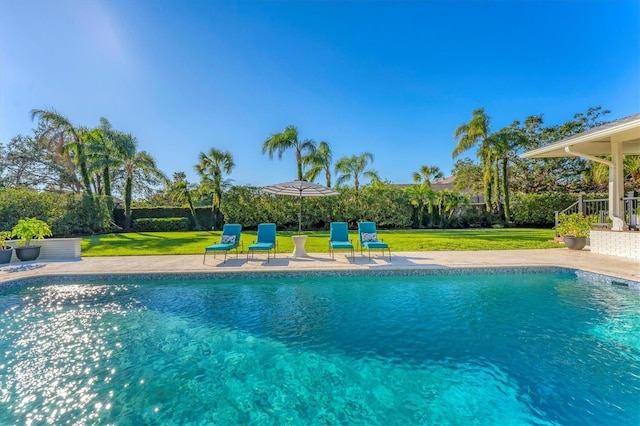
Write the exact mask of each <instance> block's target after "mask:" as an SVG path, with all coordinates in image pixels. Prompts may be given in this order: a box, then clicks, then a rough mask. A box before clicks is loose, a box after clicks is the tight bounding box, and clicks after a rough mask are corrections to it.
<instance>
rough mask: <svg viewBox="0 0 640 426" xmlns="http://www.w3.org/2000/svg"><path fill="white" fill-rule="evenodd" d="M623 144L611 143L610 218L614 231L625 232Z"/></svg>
mask: <svg viewBox="0 0 640 426" xmlns="http://www.w3.org/2000/svg"><path fill="white" fill-rule="evenodd" d="M623 159H624V157H623V155H622V144H621V143H615V142H614V141H613V140H612V141H611V162H612V163H613V166H609V217H611V220H613V225H612V227H611V230H612V231H624V230H626V229H628V228H627V224H626V222H625V220H624V202H623V201H622V198H623V197H624V164H623Z"/></svg>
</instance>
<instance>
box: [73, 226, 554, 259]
mask: <svg viewBox="0 0 640 426" xmlns="http://www.w3.org/2000/svg"><path fill="white" fill-rule="evenodd" d="M220 234H221V231H198V232H196V231H194V232H139V233H137V232H131V233H123V234H106V235H94V236H91V237H85V238H83V239H82V256H84V257H92V256H145V255H162V254H202V253H204V248H205V247H206V246H208V245H211V244H215V243H218V242H219V241H220ZM295 234H297V232H291V231H290V232H284V231H282V232H281V231H278V252H279V253H287V252H292V251H293V241H292V240H291V236H292V235H295ZM303 234H305V235H307V236H308V239H307V244H306V249H307V251H308V252H309V253H328V252H329V248H328V242H329V231H320V232H303ZM350 235H351V239H352V242H353V245H354V247H355V248H356V250H357V249H358V234H357V231H350ZM378 235H379V238H382V239H383V240H384V241H385V242H386V243H388V244H389V246H390V247H391V251H392V252H402V251H429V250H438V251H440V250H517V249H542V248H557V247H561V245H560V244H558V243H556V242H554V241H553V237H554V232H553V230H551V229H529V228H524V229H520V228H504V229H478V228H474V229H447V230H444V229H443V230H440V229H438V230H418V229H412V230H393V231H385V230H380V231H379V232H378ZM255 238H256V231H243V232H242V239H241V241H242V243H243V245H244V247H245V248H246V247H248V246H249V245H250V244H252V243H253V242H254V241H255Z"/></svg>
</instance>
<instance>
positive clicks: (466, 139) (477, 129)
mask: <svg viewBox="0 0 640 426" xmlns="http://www.w3.org/2000/svg"><path fill="white" fill-rule="evenodd" d="M471 115H472V118H471V121H469V122H468V123H465V124H462V125H460V126H459V127H458V128H457V129H456V130H455V132H454V133H453V137H454V139H456V140H457V141H458V146H456V147H455V149H454V150H453V153H452V157H453V158H456V157H458V156H459V155H460V154H462V153H463V152H464V151H467V150H469V149H471V148H473V147H474V146H476V145H478V152H477V156H478V158H480V161H481V163H482V167H483V169H484V175H483V181H484V202H485V206H486V209H487V211H488V212H490V211H491V189H492V188H491V168H492V166H493V161H492V158H491V153H492V151H491V147H490V146H489V143H488V142H487V137H488V136H489V134H490V132H489V125H490V122H491V119H490V118H489V116H488V115H487V114H486V113H485V112H484V108H478V109H476V110H475V111H473V112H472V113H471Z"/></svg>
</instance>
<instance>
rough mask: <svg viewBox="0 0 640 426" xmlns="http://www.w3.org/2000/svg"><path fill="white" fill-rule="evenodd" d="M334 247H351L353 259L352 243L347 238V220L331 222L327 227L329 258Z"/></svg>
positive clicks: (332, 253)
mask: <svg viewBox="0 0 640 426" xmlns="http://www.w3.org/2000/svg"><path fill="white" fill-rule="evenodd" d="M336 249H351V259H353V244H352V243H351V240H349V225H348V224H347V222H331V227H330V228H329V253H330V254H331V259H333V255H334V252H335V250H336Z"/></svg>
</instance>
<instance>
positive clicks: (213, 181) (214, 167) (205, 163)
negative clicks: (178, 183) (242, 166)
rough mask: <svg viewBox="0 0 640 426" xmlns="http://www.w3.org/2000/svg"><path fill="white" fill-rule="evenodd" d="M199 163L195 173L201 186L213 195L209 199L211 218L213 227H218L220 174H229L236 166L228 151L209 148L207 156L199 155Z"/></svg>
mask: <svg viewBox="0 0 640 426" xmlns="http://www.w3.org/2000/svg"><path fill="white" fill-rule="evenodd" d="M199 159H200V162H199V163H198V164H197V165H196V166H195V169H196V172H198V174H199V175H200V177H201V178H202V186H203V187H205V188H206V189H210V190H211V192H212V193H213V195H212V197H211V215H212V216H213V220H212V223H213V226H215V227H218V226H220V225H221V224H220V223H219V222H220V205H221V204H222V189H223V186H224V185H225V181H224V179H223V178H222V174H223V173H226V174H229V173H231V171H232V170H233V168H234V167H235V166H236V163H235V162H234V161H233V156H232V155H231V153H230V152H229V151H221V150H219V149H216V148H211V149H210V150H209V152H208V153H207V154H205V153H204V152H201V153H200V156H199Z"/></svg>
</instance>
